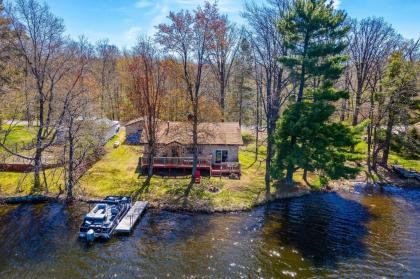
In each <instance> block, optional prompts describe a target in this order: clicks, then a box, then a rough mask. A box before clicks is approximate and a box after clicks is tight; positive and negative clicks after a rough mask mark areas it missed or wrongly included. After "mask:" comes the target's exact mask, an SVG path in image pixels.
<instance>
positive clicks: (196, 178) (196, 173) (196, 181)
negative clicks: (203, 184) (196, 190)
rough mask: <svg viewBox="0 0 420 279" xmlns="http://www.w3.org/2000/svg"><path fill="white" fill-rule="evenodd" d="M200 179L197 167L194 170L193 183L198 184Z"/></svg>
mask: <svg viewBox="0 0 420 279" xmlns="http://www.w3.org/2000/svg"><path fill="white" fill-rule="evenodd" d="M200 181H201V173H200V170H199V169H197V170H196V171H195V183H197V184H200Z"/></svg>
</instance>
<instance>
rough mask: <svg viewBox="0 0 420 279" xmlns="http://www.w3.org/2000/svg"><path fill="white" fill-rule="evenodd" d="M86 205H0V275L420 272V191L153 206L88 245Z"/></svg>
mask: <svg viewBox="0 0 420 279" xmlns="http://www.w3.org/2000/svg"><path fill="white" fill-rule="evenodd" d="M87 210H88V208H87V206H86V205H84V204H76V205H73V206H71V207H66V206H64V205H62V204H57V203H52V204H38V205H19V206H0V277H1V278H45V277H55V278H80V277H84V278H86V277H90V278H127V277H130V278H132V277H142V278H155V277H157V278H162V277H170V278H202V277H204V278H271V277H273V278H293V277H294V278H325V277H327V278H382V277H385V278H420V190H419V189H412V190H402V189H399V188H396V187H386V188H385V190H384V191H383V192H381V191H365V190H360V192H358V193H345V194H336V193H315V194H310V195H307V196H304V197H300V198H294V199H288V200H283V201H279V202H275V203H271V204H269V205H267V206H262V207H259V208H256V209H255V210H252V211H249V212H240V213H229V214H212V215H206V214H188V213H172V212H167V211H154V210H149V211H148V212H147V213H146V214H145V216H144V217H143V219H142V220H141V221H140V223H139V224H138V225H137V227H136V228H135V230H134V232H133V233H132V235H130V236H119V237H114V238H113V239H111V240H110V241H108V242H96V243H94V244H92V245H86V244H85V243H84V242H82V241H79V240H78V237H77V232H78V227H79V225H80V222H81V220H82V218H83V214H85V213H86V211H87Z"/></svg>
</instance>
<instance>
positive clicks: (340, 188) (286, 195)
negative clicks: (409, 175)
mask: <svg viewBox="0 0 420 279" xmlns="http://www.w3.org/2000/svg"><path fill="white" fill-rule="evenodd" d="M382 174H383V173H382ZM296 185H297V186H295V187H294V188H288V187H284V186H280V187H279V189H278V190H277V191H276V192H274V193H272V194H271V198H270V199H269V200H266V199H265V198H262V199H261V200H259V201H256V202H253V203H252V204H251V205H248V206H241V205H227V206H215V207H212V206H211V205H207V204H205V203H203V204H200V203H197V202H195V203H193V204H191V201H190V200H188V199H187V200H186V201H184V202H183V203H179V200H176V201H171V200H165V199H161V200H151V201H149V208H151V209H158V210H166V211H172V212H189V213H204V214H212V213H233V212H243V211H250V210H252V209H254V208H256V207H259V206H263V205H266V204H269V203H272V202H276V201H280V200H284V199H291V198H298V197H302V196H304V195H308V194H312V193H317V192H325V193H328V192H336V193H339V192H354V191H355V188H356V187H358V186H362V187H363V186H365V187H366V186H386V185H393V186H396V187H400V188H405V189H410V188H418V187H420V183H419V182H418V181H417V180H415V179H401V178H399V177H397V176H396V175H393V174H392V173H391V175H390V172H388V173H387V175H386V177H385V176H383V177H382V179H381V181H377V182H374V183H372V182H368V180H367V179H366V175H359V176H358V177H356V178H355V179H347V180H335V181H331V182H330V184H329V185H328V186H327V187H325V188H323V189H312V188H309V187H306V186H301V185H298V184H296ZM95 198H98V197H88V196H76V197H75V199H74V201H75V202H81V203H86V202H87V201H88V200H91V199H95ZM44 202H59V203H65V197H64V196H57V195H52V194H50V195H48V194H32V195H31V194H29V195H22V196H8V195H0V205H5V204H6V205H13V204H25V203H33V204H35V203H44Z"/></svg>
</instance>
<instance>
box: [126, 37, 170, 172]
mask: <svg viewBox="0 0 420 279" xmlns="http://www.w3.org/2000/svg"><path fill="white" fill-rule="evenodd" d="M130 73H131V76H132V82H133V85H132V92H131V93H130V99H132V100H133V101H134V102H133V103H135V104H136V105H139V106H140V107H139V108H138V109H139V111H140V112H141V113H142V115H143V116H144V117H145V118H146V121H145V126H146V129H145V133H146V138H147V145H148V146H147V151H148V172H147V177H148V179H149V180H150V178H151V177H152V175H153V158H154V155H155V153H156V134H157V129H158V125H159V118H160V113H161V108H162V100H163V97H164V95H165V90H166V85H165V81H166V65H165V62H164V61H163V60H162V57H161V54H160V53H159V51H158V50H157V48H156V47H155V46H154V44H153V43H152V41H151V40H150V39H148V38H139V40H138V42H137V45H136V46H135V47H134V50H133V61H132V63H131V64H130Z"/></svg>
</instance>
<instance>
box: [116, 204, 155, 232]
mask: <svg viewBox="0 0 420 279" xmlns="http://www.w3.org/2000/svg"><path fill="white" fill-rule="evenodd" d="M147 204H148V202H147V201H137V202H135V203H134V205H133V206H132V207H131V208H130V210H129V211H128V213H127V214H126V215H125V216H124V218H123V219H122V220H121V222H120V223H119V224H118V225H117V227H116V228H115V232H116V233H130V232H131V231H132V230H133V227H134V225H135V224H136V223H137V221H138V220H139V218H140V216H141V215H142V213H143V212H144V210H145V209H146V207H147Z"/></svg>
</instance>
